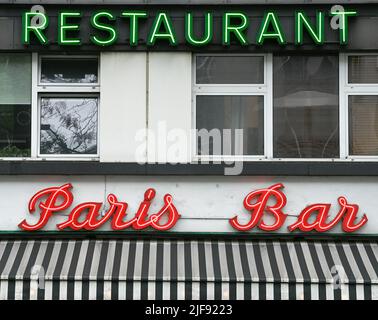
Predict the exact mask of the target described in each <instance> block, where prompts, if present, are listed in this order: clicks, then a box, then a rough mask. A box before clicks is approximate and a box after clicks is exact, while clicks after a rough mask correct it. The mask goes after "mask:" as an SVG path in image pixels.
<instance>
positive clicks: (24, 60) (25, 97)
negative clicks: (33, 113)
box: [0, 53, 32, 105]
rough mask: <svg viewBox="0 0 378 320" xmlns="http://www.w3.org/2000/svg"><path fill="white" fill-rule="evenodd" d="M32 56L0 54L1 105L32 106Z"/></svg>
mask: <svg viewBox="0 0 378 320" xmlns="http://www.w3.org/2000/svg"><path fill="white" fill-rule="evenodd" d="M31 80H32V79H31V55H30V54H15V53H2V54H0V105H15V104H16V105H17V104H22V105H25V104H31Z"/></svg>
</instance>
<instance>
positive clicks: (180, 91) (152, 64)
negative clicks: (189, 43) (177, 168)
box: [148, 52, 192, 163]
mask: <svg viewBox="0 0 378 320" xmlns="http://www.w3.org/2000/svg"><path fill="white" fill-rule="evenodd" d="M148 65H149V72H148V77H149V81H148V83H149V93H148V95H149V97H148V128H149V133H150V134H149V138H148V161H149V162H159V163H166V162H168V163H177V162H180V163H185V162H190V160H191V159H190V130H191V92H192V83H191V72H192V56H191V53H190V52H169V53H168V52H153V53H150V54H149V63H148Z"/></svg>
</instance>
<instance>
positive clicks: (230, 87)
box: [191, 52, 273, 163]
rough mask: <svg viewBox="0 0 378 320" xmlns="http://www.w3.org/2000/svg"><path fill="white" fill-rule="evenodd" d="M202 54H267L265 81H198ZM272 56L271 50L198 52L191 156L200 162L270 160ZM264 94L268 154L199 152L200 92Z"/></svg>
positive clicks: (193, 66)
mask: <svg viewBox="0 0 378 320" xmlns="http://www.w3.org/2000/svg"><path fill="white" fill-rule="evenodd" d="M198 56H215V57H222V56H226V57H232V56H233V57H240V56H248V57H263V58H264V62H263V63H264V83H261V84H223V83H222V84H208V83H207V84H198V83H197V82H196V80H197V74H196V71H197V70H196V60H197V59H196V58H197V57H198ZM272 57H273V55H272V54H271V53H257V54H256V53H233V54H227V53H211V52H209V53H199V54H194V55H193V59H192V112H191V114H192V128H193V130H192V139H191V140H192V143H191V160H192V162H194V163H196V162H198V161H200V162H202V163H203V162H209V161H214V162H221V161H248V160H249V161H252V160H255V161H256V160H266V159H268V158H271V156H272V155H273V149H272V139H273V135H272V126H273V117H272V115H273V113H272V107H273V106H272V95H273V87H272V75H273V69H272ZM200 95H204V96H211V95H213V96H233V95H234V96H262V97H263V98H264V154H262V155H199V154H198V147H197V142H198V141H197V124H196V112H197V96H200Z"/></svg>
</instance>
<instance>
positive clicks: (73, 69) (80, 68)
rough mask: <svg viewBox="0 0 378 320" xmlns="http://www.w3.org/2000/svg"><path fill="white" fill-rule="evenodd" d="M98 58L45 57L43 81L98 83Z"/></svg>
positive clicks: (42, 69)
mask: <svg viewBox="0 0 378 320" xmlns="http://www.w3.org/2000/svg"><path fill="white" fill-rule="evenodd" d="M97 77H98V60H97V58H88V59H84V58H83V59H82V58H80V59H77V58H76V59H74V58H43V59H42V66H41V82H42V83H97V81H98V79H97Z"/></svg>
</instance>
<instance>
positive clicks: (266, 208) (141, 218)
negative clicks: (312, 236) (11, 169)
mask: <svg viewBox="0 0 378 320" xmlns="http://www.w3.org/2000/svg"><path fill="white" fill-rule="evenodd" d="M283 187H284V186H283V184H282V183H278V184H275V185H272V186H270V187H269V188H264V189H259V190H255V191H252V192H250V193H249V194H248V195H247V196H246V197H245V198H244V201H243V205H244V208H245V209H246V210H247V211H248V212H249V213H250V218H249V221H248V222H247V223H245V224H243V223H241V222H240V219H239V217H238V216H235V217H233V218H232V219H230V220H229V223H230V225H231V226H232V227H233V228H234V229H236V230H238V231H250V230H252V229H255V228H258V229H260V230H263V231H267V232H269V231H277V230H279V229H280V228H282V226H283V225H284V224H285V222H286V218H287V214H286V213H285V212H284V211H283V210H284V207H285V205H286V203H287V198H286V195H285V194H284V193H283V191H282V190H281V189H283ZM71 188H72V185H71V184H70V183H67V184H64V185H62V186H60V187H51V188H46V189H43V190H41V191H39V192H37V193H36V194H35V195H34V196H33V197H32V198H31V199H30V202H29V212H30V213H31V214H33V213H34V212H35V211H38V212H39V220H38V222H37V223H35V224H33V225H31V224H29V223H28V222H27V221H26V220H24V221H22V222H21V223H20V224H19V227H20V228H21V229H23V230H25V231H36V230H40V229H42V228H43V227H45V226H46V224H47V223H48V221H49V220H50V218H51V217H52V216H53V215H54V214H55V213H58V212H60V211H63V210H67V209H69V208H70V207H71V205H72V202H73V194H72V192H71V190H70V189H71ZM155 196H156V192H155V190H154V189H152V188H149V189H147V191H146V192H145V193H144V199H143V201H142V202H141V203H140V205H139V209H138V210H137V212H136V214H135V215H134V217H133V218H132V219H129V220H127V221H126V218H127V216H128V214H127V208H128V204H127V203H126V202H121V201H119V200H118V199H117V197H116V196H115V195H114V194H109V195H108V197H107V201H108V204H109V209H107V211H106V212H105V213H104V214H103V215H101V214H100V212H101V208H102V207H103V203H102V202H84V203H81V204H79V205H77V206H76V207H74V208H73V209H72V210H71V211H70V214H69V215H68V217H67V219H66V221H65V222H63V223H60V224H58V225H57V228H58V230H64V229H72V230H75V231H78V230H96V229H98V228H100V227H101V226H103V225H104V224H105V223H106V222H108V221H110V220H111V221H110V223H111V228H112V229H113V230H124V229H127V228H131V229H134V230H143V229H147V228H152V229H155V230H158V231H166V230H169V229H171V228H172V227H174V226H175V225H176V222H177V221H178V219H179V218H180V214H179V213H178V211H177V209H176V207H175V206H174V204H173V198H172V196H171V195H170V194H166V195H165V196H164V197H163V201H164V204H163V206H162V208H161V209H160V210H159V211H158V212H157V213H154V214H150V213H149V209H150V206H151V203H152V201H153V200H154V198H155ZM338 204H339V211H338V213H337V214H336V216H335V217H334V218H332V219H329V212H330V208H331V204H330V203H317V204H312V205H309V206H307V207H306V208H304V209H303V210H302V212H301V213H300V214H299V216H298V218H297V221H296V222H295V223H293V224H291V225H289V226H288V227H287V228H288V230H289V232H294V231H296V230H299V231H302V232H311V231H315V232H326V231H329V230H331V229H332V228H334V227H335V226H336V225H337V224H340V223H341V226H342V229H343V231H344V232H354V231H356V230H358V229H360V228H361V227H362V226H364V225H365V224H366V223H367V221H368V218H367V216H366V215H365V214H364V215H363V216H362V218H361V219H360V220H359V221H357V220H358V219H357V213H358V209H359V208H358V205H356V204H349V203H348V201H347V199H346V198H345V197H339V198H338ZM267 215H270V216H271V217H272V218H273V223H270V224H266V222H264V218H265V217H266V216H267Z"/></svg>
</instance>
